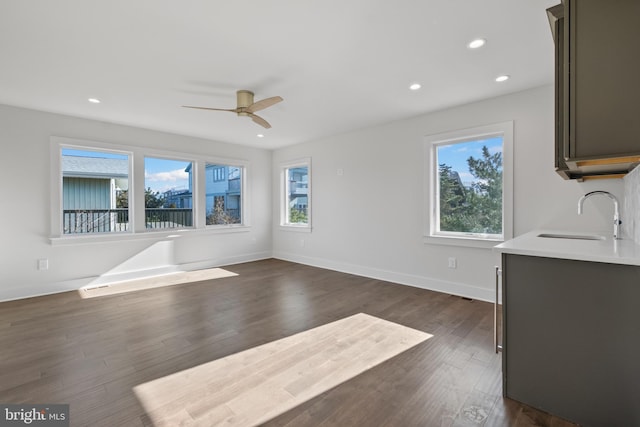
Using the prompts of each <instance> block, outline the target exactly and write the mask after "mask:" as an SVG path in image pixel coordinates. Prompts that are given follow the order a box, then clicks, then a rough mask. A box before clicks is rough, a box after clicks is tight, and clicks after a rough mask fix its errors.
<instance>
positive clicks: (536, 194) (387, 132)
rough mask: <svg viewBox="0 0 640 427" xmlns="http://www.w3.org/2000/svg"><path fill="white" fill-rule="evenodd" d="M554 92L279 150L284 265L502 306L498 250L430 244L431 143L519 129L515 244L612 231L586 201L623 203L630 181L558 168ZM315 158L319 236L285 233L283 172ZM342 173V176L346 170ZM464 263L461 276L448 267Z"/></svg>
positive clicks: (277, 244)
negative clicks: (490, 127) (585, 177)
mask: <svg viewBox="0 0 640 427" xmlns="http://www.w3.org/2000/svg"><path fill="white" fill-rule="evenodd" d="M553 108H554V103H553V87H552V86H545V87H540V88H536V89H532V90H528V91H524V92H520V93H516V94H512V95H507V96H503V97H498V98H493V99H489V100H484V101H480V102H476V103H473V104H468V105H464V106H460V107H456V108H452V109H448V110H444V111H439V112H435V113H431V114H426V115H423V116H419V117H416V118H412V119H408V120H402V121H398V122H394V123H391V124H387V125H383V126H378V127H374V128H369V129H363V130H360V131H356V132H351V133H347V134H342V135H337V136H333V137H329V138H326V139H322V140H318V141H313V142H309V143H305V144H300V145H295V146H291V147H287V148H284V149H279V150H276V151H275V152H274V154H273V166H274V170H273V181H274V184H273V202H272V205H273V209H274V214H273V218H274V231H273V254H274V257H277V258H281V259H286V260H291V261H297V262H301V263H306V264H310V265H316V266H320V267H325V268H332V269H336V270H340V271H345V272H350V273H355V274H361V275H365V276H370V277H376V278H382V279H386V280H390V281H395V282H399V283H404V284H409V285H414V286H419V287H425V288H429V289H435V290H440V291H443V292H448V293H452V294H457V295H464V296H468V297H471V298H476V299H483V300H493V298H494V297H493V292H494V291H493V286H494V283H495V281H494V265H496V264H497V263H499V258H498V257H497V255H496V254H495V253H493V251H492V250H491V249H478V248H465V247H454V246H442V245H434V244H425V243H423V240H422V236H423V231H424V215H425V212H424V197H425V196H424V195H425V192H424V189H425V188H428V183H427V182H425V179H424V170H425V159H424V151H423V144H424V142H423V138H424V136H426V135H430V134H436V133H441V132H446V131H452V130H456V129H464V128H470V127H476V126H482V125H487V124H492V123H498V122H504V121H509V120H513V121H514V130H515V132H514V193H515V194H514V235H516V236H517V235H520V234H522V233H525V232H527V231H530V230H532V229H537V228H551V229H557V230H585V231H586V230H590V231H595V230H601V229H604V230H607V231H608V230H609V228H610V227H609V226H610V224H611V218H613V216H612V215H613V214H612V212H613V208H612V206H609V205H610V204H609V203H607V202H608V200H606V199H605V198H602V199H603V200H595V199H594V200H593V202H592V204H591V205H590V206H586V205H585V214H584V215H582V216H578V215H577V211H576V210H577V201H578V198H579V197H580V196H581V195H582V194H584V193H586V192H588V191H592V190H595V189H603V190H607V191H611V192H613V193H614V194H616V195H617V196H618V197H622V193H623V184H622V181H621V180H600V181H589V182H584V183H578V182H576V181H565V180H563V179H562V178H561V177H560V176H558V175H557V174H556V173H555V171H554V169H553V144H554V142H553V135H554V133H553V132H554V131H553V121H554V113H553ZM301 157H311V162H312V185H313V200H312V210H313V224H312V226H313V231H312V232H311V233H307V234H305V233H296V232H292V231H283V230H281V229H280V228H279V227H278V223H277V222H278V219H279V214H278V209H279V200H280V198H279V197H280V195H279V165H280V164H281V163H282V162H286V161H289V160H293V159H297V158H301ZM338 169H342V170H343V172H344V173H343V175H342V176H339V175H338V174H337V170H338ZM449 257H455V258H457V261H458V268H457V269H449V268H448V266H447V260H448V258H449Z"/></svg>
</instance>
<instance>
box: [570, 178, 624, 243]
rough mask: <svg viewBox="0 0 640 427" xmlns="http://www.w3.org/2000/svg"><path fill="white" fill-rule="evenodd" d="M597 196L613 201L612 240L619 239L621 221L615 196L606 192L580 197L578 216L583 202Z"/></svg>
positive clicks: (591, 193)
mask: <svg viewBox="0 0 640 427" xmlns="http://www.w3.org/2000/svg"><path fill="white" fill-rule="evenodd" d="M597 194H602V195H603V196H607V197H608V198H610V199H611V200H613V238H614V239H620V238H621V237H620V224H622V221H620V210H619V204H618V199H616V196H614V195H613V194H611V193H609V192H608V191H600V190H598V191H591V192H589V193H587V194H585V195H584V196H582V197H580V200H578V215H582V205H583V204H584V201H585V200H587V198H589V197H591V196H595V195H597Z"/></svg>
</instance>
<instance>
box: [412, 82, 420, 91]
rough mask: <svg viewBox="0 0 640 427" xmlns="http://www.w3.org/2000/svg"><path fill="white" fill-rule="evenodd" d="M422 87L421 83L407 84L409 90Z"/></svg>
mask: <svg viewBox="0 0 640 427" xmlns="http://www.w3.org/2000/svg"><path fill="white" fill-rule="evenodd" d="M421 87H422V85H421V84H420V83H413V84H412V85H411V86H409V89H411V90H418V89H420V88H421Z"/></svg>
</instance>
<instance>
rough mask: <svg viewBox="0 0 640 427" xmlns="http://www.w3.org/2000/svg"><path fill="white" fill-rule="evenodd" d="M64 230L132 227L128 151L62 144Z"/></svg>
mask: <svg viewBox="0 0 640 427" xmlns="http://www.w3.org/2000/svg"><path fill="white" fill-rule="evenodd" d="M60 155H61V157H60V159H61V162H60V168H61V172H62V233H63V234H86V233H115V232H121V231H128V230H129V198H128V190H129V164H130V156H129V155H128V154H126V153H117V152H106V151H92V150H84V149H73V148H62V149H61V150H60Z"/></svg>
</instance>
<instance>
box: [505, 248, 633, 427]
mask: <svg viewBox="0 0 640 427" xmlns="http://www.w3.org/2000/svg"><path fill="white" fill-rule="evenodd" d="M502 274H503V282H502V286H503V288H502V289H503V316H504V317H503V340H504V341H503V374H504V394H505V396H506V397H509V398H511V399H514V400H517V401H519V402H522V403H525V404H527V405H530V406H533V407H535V408H538V409H541V410H543V411H545V412H548V413H551V414H553V415H556V416H559V417H562V418H565V419H567V420H569V421H572V422H575V423H579V424H580V425H582V426H606V427H613V426H625V427H626V426H640V267H637V266H629V265H617V264H606V263H596V262H585V261H573V260H565V259H555V258H543V257H534V256H523V255H513V254H503V255H502Z"/></svg>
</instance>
